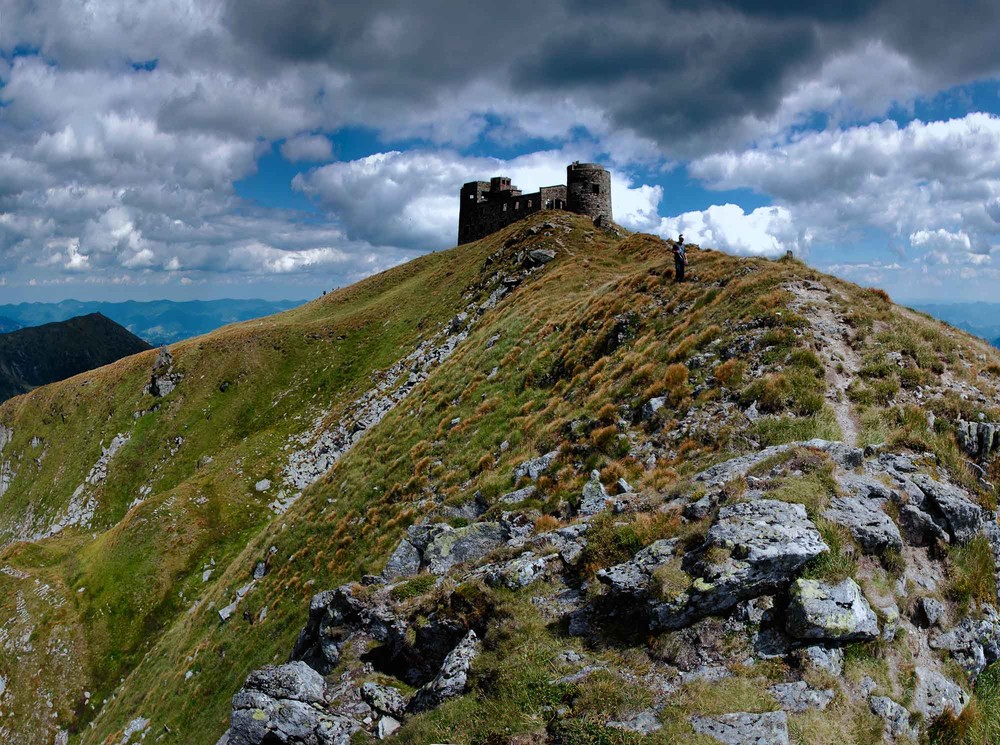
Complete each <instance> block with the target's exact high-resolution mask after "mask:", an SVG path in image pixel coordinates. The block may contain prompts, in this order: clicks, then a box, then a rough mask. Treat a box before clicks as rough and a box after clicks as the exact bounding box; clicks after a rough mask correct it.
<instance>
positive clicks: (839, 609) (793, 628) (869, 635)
mask: <svg viewBox="0 0 1000 745" xmlns="http://www.w3.org/2000/svg"><path fill="white" fill-rule="evenodd" d="M786 627H787V629H788V633H789V634H791V635H792V636H793V637H795V638H797V639H823V640H828V641H838V642H844V641H870V640H874V639H877V638H878V618H877V617H876V616H875V611H873V610H872V607H871V606H870V605H869V604H868V600H866V599H865V596H864V593H863V592H862V591H861V588H860V587H859V586H858V583H857V582H855V581H854V580H853V579H851V578H850V577H848V578H847V579H845V580H844V581H843V582H840V583H839V584H836V585H831V584H827V583H825V582H818V581H816V580H811V579H797V580H795V582H794V583H792V589H791V593H790V601H789V604H788V617H787V621H786Z"/></svg>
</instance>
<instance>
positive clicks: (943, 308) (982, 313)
mask: <svg viewBox="0 0 1000 745" xmlns="http://www.w3.org/2000/svg"><path fill="white" fill-rule="evenodd" d="M912 307H913V308H915V309H916V310H920V311H923V312H924V313H927V314H928V315H930V316H934V317H935V318H937V319H938V320H939V321H944V322H945V323H950V324H951V325H952V326H955V327H956V328H960V329H962V330H963V331H968V332H969V333H970V334H975V335H976V336H979V337H981V338H983V339H986V340H987V341H989V342H990V343H992V344H993V345H994V346H995V347H1000V303H984V302H977V303H926V304H920V305H913V306H912ZM2 312H3V311H2V310H0V313H2Z"/></svg>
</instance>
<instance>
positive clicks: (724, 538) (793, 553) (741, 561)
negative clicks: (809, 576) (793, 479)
mask: <svg viewBox="0 0 1000 745" xmlns="http://www.w3.org/2000/svg"><path fill="white" fill-rule="evenodd" d="M829 550H830V549H829V547H828V546H827V545H826V544H825V543H824V542H823V539H822V537H821V536H820V534H819V531H818V530H816V526H815V525H813V523H812V521H811V520H810V519H809V518H808V517H807V516H806V510H805V507H803V506H802V505H801V504H789V503H787V502H781V501H777V500H773V499H759V500H757V501H754V502H739V503H736V504H730V505H726V506H725V507H723V508H722V509H720V510H719V514H718V516H717V517H716V520H715V523H714V524H713V525H712V527H711V528H709V530H708V534H707V535H706V537H705V545H704V551H703V552H702V554H701V557H700V558H699V559H697V560H696V562H695V563H694V566H693V568H692V571H691V572H690V573H691V574H692V576H694V577H695V579H694V581H693V582H692V584H691V588H690V590H689V592H688V597H687V598H680V597H678V598H675V599H673V600H672V601H670V602H668V603H666V604H664V605H663V606H658V607H656V608H654V613H653V619H652V626H653V628H654V629H671V628H680V627H681V626H685V625H687V624H689V623H690V622H691V621H692V620H693V619H695V618H698V617H700V616H705V615H710V614H713V613H720V612H722V611H725V610H728V609H729V608H732V607H733V606H734V605H736V604H737V603H739V602H740V601H741V600H747V599H749V598H754V597H758V596H760V595H769V594H773V593H774V592H777V591H779V590H783V589H784V588H785V587H786V586H787V585H788V583H789V582H791V581H792V579H793V578H794V577H795V575H796V574H797V573H798V571H799V570H800V569H801V568H802V566H803V565H804V564H805V563H806V562H807V561H809V560H810V559H813V558H815V557H817V556H819V555H820V554H822V553H825V552H827V551H829ZM684 600H686V602H683V601H684Z"/></svg>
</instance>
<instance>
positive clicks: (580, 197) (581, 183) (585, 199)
mask: <svg viewBox="0 0 1000 745" xmlns="http://www.w3.org/2000/svg"><path fill="white" fill-rule="evenodd" d="M566 209H568V210H569V211H570V212H576V213H578V214H580V215H587V216H588V217H590V218H591V219H592V220H593V221H594V222H595V223H598V224H600V223H604V222H611V221H612V220H614V217H613V216H612V214H611V174H610V173H608V172H607V171H606V170H604V168H602V167H601V166H600V165H598V164H597V163H580V162H579V161H576V162H574V163H570V164H569V165H568V166H566Z"/></svg>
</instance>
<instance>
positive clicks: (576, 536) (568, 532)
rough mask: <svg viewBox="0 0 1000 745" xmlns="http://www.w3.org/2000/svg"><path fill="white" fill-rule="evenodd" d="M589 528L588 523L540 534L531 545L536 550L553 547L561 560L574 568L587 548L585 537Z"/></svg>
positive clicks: (533, 539) (532, 540)
mask: <svg viewBox="0 0 1000 745" xmlns="http://www.w3.org/2000/svg"><path fill="white" fill-rule="evenodd" d="M589 528H590V526H589V525H588V524H587V523H576V524H574V525H567V526H565V527H563V528H557V529H556V530H550V531H548V532H545V533H539V534H538V535H536V536H534V537H533V538H532V539H531V541H530V542H529V543H530V545H531V546H533V547H535V548H539V547H542V546H552V548H554V549H556V551H558V552H559V556H560V558H561V559H562V560H563V561H564V562H566V564H567V565H568V566H573V565H575V564H576V563H577V562H578V561H579V560H580V557H581V556H582V555H583V550H584V549H585V548H586V547H587V539H586V538H584V537H583V536H584V535H585V534H586V532H587V530H588V529H589Z"/></svg>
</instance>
